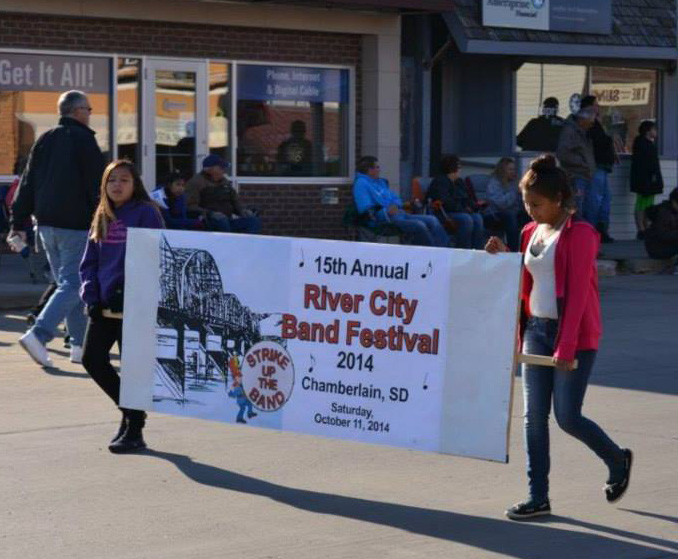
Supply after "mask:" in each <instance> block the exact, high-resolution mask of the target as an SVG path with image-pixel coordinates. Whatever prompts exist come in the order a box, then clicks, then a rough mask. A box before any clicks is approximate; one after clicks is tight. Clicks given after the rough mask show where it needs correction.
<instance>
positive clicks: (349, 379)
mask: <svg viewBox="0 0 678 559" xmlns="http://www.w3.org/2000/svg"><path fill="white" fill-rule="evenodd" d="M519 282H520V257H519V255H516V254H505V255H499V256H490V255H488V254H485V253H484V252H480V251H465V250H448V249H437V248H420V247H411V246H392V245H377V244H366V243H353V242H340V241H322V240H312V239H291V238H282V237H263V236H249V235H231V234H217V233H195V232H186V231H154V230H143V229H134V230H131V231H130V233H129V237H128V246H127V260H126V284H125V294H126V295H125V310H124V316H125V319H124V326H123V339H124V350H123V358H122V371H121V376H122V390H121V405H123V406H125V407H130V408H136V409H145V410H149V411H157V412H162V413H170V414H177V415H184V416H191V417H201V418H206V419H214V420H218V421H224V422H229V423H233V422H237V423H246V424H249V425H252V426H256V427H266V428H272V429H282V430H286V431H295V432H301V433H309V434H313V435H321V436H327V437H337V438H342V439H353V440H358V441H364V442H371V443H380V444H388V445H395V446H401V447H407V448H412V449H419V450H428V451H438V452H444V453H451V454H460V455H464V456H472V457H477V458H485V459H491V460H498V461H502V462H503V461H505V460H507V458H508V456H507V452H508V446H507V444H508V426H509V419H510V404H511V386H512V371H513V365H514V351H515V340H516V326H517V324H516V323H517V320H516V313H517V309H518V291H519Z"/></svg>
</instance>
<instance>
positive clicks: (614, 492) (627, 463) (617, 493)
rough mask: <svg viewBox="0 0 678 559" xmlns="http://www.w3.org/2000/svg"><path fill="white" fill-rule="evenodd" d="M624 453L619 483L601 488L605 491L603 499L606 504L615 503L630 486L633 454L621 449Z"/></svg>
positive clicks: (629, 450)
mask: <svg viewBox="0 0 678 559" xmlns="http://www.w3.org/2000/svg"><path fill="white" fill-rule="evenodd" d="M622 452H623V453H624V477H623V478H622V480H621V481H618V482H614V483H608V484H607V485H605V487H603V490H604V491H605V498H606V499H607V502H608V503H616V502H617V501H619V500H620V499H621V498H622V497H623V496H624V493H626V490H627V489H628V488H629V485H630V484H631V466H633V452H631V449H628V448H623V449H622Z"/></svg>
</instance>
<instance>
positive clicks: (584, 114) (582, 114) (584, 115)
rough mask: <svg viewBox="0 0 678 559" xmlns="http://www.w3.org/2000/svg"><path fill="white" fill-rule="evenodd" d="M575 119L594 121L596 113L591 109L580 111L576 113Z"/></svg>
mask: <svg viewBox="0 0 678 559" xmlns="http://www.w3.org/2000/svg"><path fill="white" fill-rule="evenodd" d="M577 118H578V119H580V120H594V119H595V118H596V111H595V109H594V108H593V107H586V108H585V109H580V110H579V112H578V113H577Z"/></svg>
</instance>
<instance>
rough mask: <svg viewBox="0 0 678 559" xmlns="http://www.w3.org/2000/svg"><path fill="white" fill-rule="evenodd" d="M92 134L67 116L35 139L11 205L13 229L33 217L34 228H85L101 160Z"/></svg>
mask: <svg viewBox="0 0 678 559" xmlns="http://www.w3.org/2000/svg"><path fill="white" fill-rule="evenodd" d="M94 134H95V133H94V131H93V130H91V129H90V128H88V127H87V126H85V125H84V124H81V123H80V122H78V121H77V120H75V119H73V118H70V117H61V119H60V120H59V124H58V126H56V127H54V128H52V129H51V130H48V131H47V132H45V133H44V134H43V135H42V136H40V138H39V139H38V141H37V142H35V144H33V147H32V148H31V153H30V154H29V156H28V163H27V164H26V169H25V170H24V173H23V175H22V177H21V182H20V184H19V189H18V191H17V195H16V198H15V201H14V204H13V205H12V218H11V223H12V226H13V227H15V228H17V229H20V228H21V226H22V225H23V223H24V222H25V221H26V219H28V217H30V216H31V214H32V215H34V216H35V217H36V219H37V220H38V224H39V225H48V226H51V227H59V228H61V229H89V227H90V224H91V223H92V215H93V214H94V210H95V208H96V205H97V202H98V199H99V188H100V183H101V176H102V174H103V171H104V167H105V165H106V162H105V160H104V156H103V154H102V153H101V150H100V149H99V146H98V145H97V142H96V140H95V139H94Z"/></svg>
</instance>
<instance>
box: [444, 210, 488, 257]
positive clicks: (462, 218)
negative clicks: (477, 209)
mask: <svg viewBox="0 0 678 559" xmlns="http://www.w3.org/2000/svg"><path fill="white" fill-rule="evenodd" d="M450 215H451V217H452V218H453V219H454V221H455V223H456V224H457V232H456V236H457V242H456V246H457V248H475V249H478V250H483V248H485V225H484V224H483V216H482V215H480V214H476V213H454V214H450Z"/></svg>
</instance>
